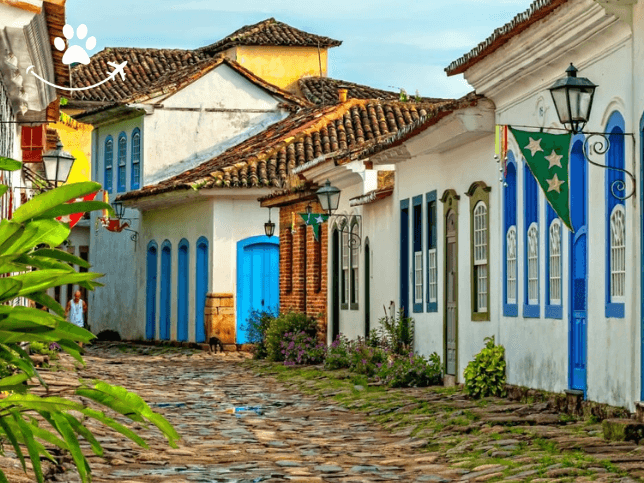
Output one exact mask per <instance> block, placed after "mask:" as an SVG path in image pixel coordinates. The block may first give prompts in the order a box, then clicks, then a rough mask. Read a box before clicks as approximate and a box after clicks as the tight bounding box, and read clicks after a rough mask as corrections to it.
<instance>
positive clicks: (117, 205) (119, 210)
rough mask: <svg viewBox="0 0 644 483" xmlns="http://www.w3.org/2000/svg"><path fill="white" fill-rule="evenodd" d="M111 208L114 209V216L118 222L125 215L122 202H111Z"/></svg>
mask: <svg viewBox="0 0 644 483" xmlns="http://www.w3.org/2000/svg"><path fill="white" fill-rule="evenodd" d="M112 208H114V214H115V215H116V217H117V218H118V219H119V220H120V219H122V218H123V215H125V206H123V202H122V201H113V202H112Z"/></svg>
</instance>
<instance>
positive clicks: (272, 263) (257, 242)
mask: <svg viewBox="0 0 644 483" xmlns="http://www.w3.org/2000/svg"><path fill="white" fill-rule="evenodd" d="M278 305H279V240H278V239H277V238H276V237H271V238H269V237H266V236H255V237H251V238H247V239H245V240H241V241H239V242H237V314H236V342H237V344H246V343H248V342H250V341H249V337H248V319H249V316H250V314H251V313H252V312H253V311H255V310H259V311H262V310H275V309H276V308H277V307H278Z"/></svg>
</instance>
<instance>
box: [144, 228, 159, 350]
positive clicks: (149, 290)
mask: <svg viewBox="0 0 644 483" xmlns="http://www.w3.org/2000/svg"><path fill="white" fill-rule="evenodd" d="M157 259H158V246H157V244H156V242H155V241H154V240H153V241H151V242H150V243H148V254H147V257H146V270H145V273H146V281H145V338H146V339H154V336H155V332H156V326H157V270H158V267H157V261H158V260H157Z"/></svg>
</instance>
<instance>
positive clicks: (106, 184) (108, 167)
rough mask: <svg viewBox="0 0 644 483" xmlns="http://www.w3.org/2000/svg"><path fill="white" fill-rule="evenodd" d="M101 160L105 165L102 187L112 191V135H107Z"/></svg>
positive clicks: (109, 191)
mask: <svg viewBox="0 0 644 483" xmlns="http://www.w3.org/2000/svg"><path fill="white" fill-rule="evenodd" d="M103 161H104V165H105V179H104V180H103V189H104V190H105V191H107V192H108V193H112V182H113V173H112V163H113V161H114V141H113V140H112V136H107V139H106V140H105V152H104V160H103Z"/></svg>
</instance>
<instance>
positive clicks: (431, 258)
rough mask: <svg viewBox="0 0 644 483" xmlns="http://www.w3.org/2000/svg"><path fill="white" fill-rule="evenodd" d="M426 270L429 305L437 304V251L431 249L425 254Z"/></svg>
mask: <svg viewBox="0 0 644 483" xmlns="http://www.w3.org/2000/svg"><path fill="white" fill-rule="evenodd" d="M427 270H428V271H429V303H430V304H435V303H437V302H438V251H437V250H436V248H431V249H430V250H428V252H427Z"/></svg>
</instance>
